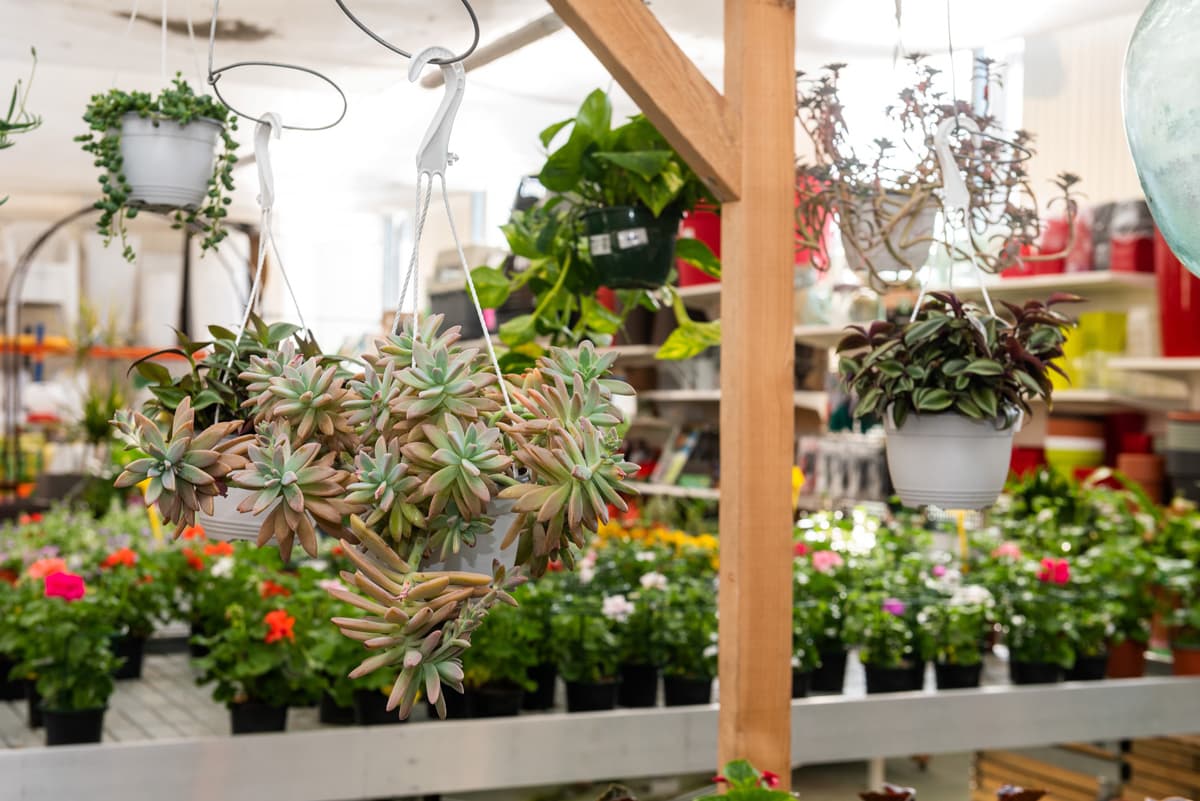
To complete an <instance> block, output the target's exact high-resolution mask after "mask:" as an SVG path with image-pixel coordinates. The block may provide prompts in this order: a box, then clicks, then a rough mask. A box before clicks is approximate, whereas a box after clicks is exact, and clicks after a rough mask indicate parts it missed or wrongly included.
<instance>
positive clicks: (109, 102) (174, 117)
mask: <svg viewBox="0 0 1200 801" xmlns="http://www.w3.org/2000/svg"><path fill="white" fill-rule="evenodd" d="M126 114H137V115H138V116H139V117H142V118H143V119H151V120H154V123H155V125H158V124H159V123H160V122H162V121H164V120H170V121H174V122H177V123H179V124H180V125H187V124H188V123H190V122H192V121H193V120H200V119H208V120H213V121H215V122H217V123H219V124H220V125H221V143H222V147H221V152H220V153H218V154H217V156H216V160H215V162H214V167H213V174H212V176H211V178H209V182H208V194H207V196H206V197H205V200H204V203H203V205H202V206H200V208H198V209H178V210H176V211H175V224H176V225H178V226H182V225H198V226H199V227H200V229H201V230H202V231H203V233H204V237H203V239H202V240H201V247H202V248H203V249H205V250H207V249H208V248H214V247H216V246H217V244H219V243H220V242H221V241H222V240H223V239H224V238H225V237H226V235H227V232H226V230H225V224H224V220H225V217H226V216H228V213H229V212H228V209H227V208H226V207H227V206H228V205H229V204H230V203H231V202H232V201H231V199H230V197H229V195H230V193H232V192H233V167H234V164H235V163H236V162H237V156H236V155H235V154H234V151H235V150H236V149H237V146H238V145H237V142H236V141H234V139H233V136H232V133H231V132H232V131H236V130H237V116H236V115H235V114H233V113H232V112H230V111H229V109H228V108H226V107H225V105H224V104H222V103H220V102H219V101H217V100H214V99H213V98H212V97H210V96H209V95H197V94H196V93H195V92H193V91H192V88H191V86H189V85H188V84H187V82H186V81H184V80H183V76H182V75H181V74H179V73H176V75H175V78H174V79H173V80H172V81H171V85H170V86H168V87H167V88H166V89H164V90H163V91H162V92H161V93H160V94H159V95H158V97H157V98H156V97H153V96H152V95H151V94H150V93H148V92H123V91H121V90H119V89H110V90H108V92H106V93H104V94H95V95H92V99H91V101H90V102H89V103H88V107H87V110H86V111H85V112H84V115H83V120H84V122H86V123H87V124H88V132H87V133H85V134H81V135H80V136H77V137H75V141H76V142H80V143H82V146H83V150H84V152H86V153H89V154H90V155H92V156H93V157H94V159H95V162H94V163H95V166H97V167H99V168H100V171H101V172H100V178H99V181H100V186H101V189H102V191H103V194H104V196H103V197H102V198H101V199H100V200H98V201H96V208H97V209H99V210H100V219H99V221H98V223H97V228H98V229H99V231H100V233H101V234H102V235H103V236H104V237H105V242H106V244H107V243H108V242H111V241H112V239H113V237H114V236H117V237H120V239H121V245H122V248H123V253H124V256H125V258H126V259H128V260H129V261H133V258H134V252H133V248H131V247H130V246H129V244H128V242H127V241H126V232H125V221H126V220H128V219H132V218H133V217H135V216H137V211H138V207H137V206H134V205H130V203H131V198H130V192H131V191H132V190H131V187H130V185H129V182H128V181H127V180H126V178H125V173H124V172H123V171H122V167H123V160H122V157H121V118H122V117H124V116H125V115H126Z"/></svg>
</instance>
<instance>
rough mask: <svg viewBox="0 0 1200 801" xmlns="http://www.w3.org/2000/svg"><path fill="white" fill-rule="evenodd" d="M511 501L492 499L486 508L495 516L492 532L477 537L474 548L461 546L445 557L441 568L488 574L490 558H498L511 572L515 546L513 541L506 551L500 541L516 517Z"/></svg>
mask: <svg viewBox="0 0 1200 801" xmlns="http://www.w3.org/2000/svg"><path fill="white" fill-rule="evenodd" d="M513 503H515V501H509V500H497V501H492V506H491V509H489V510H488V511H489V512H490V513H491V514H492V515H494V516H495V518H496V522H495V523H493V524H492V533H491V534H489V535H488V536H486V537H479V538H477V539H476V541H475V547H474V548H462V549H461V550H459V552H458V553H456V554H452V555H451V556H449V557H447V559H446V561H445V563H444V564H443V565H442V569H443V570H463V571H466V572H470V573H483V574H484V575H488V576H490V575H492V560H493V559H498V560H500V562H501V564H503V565H505V566H506V567H507V568H508V570H509V571H510V572H511V571H512V568H513V561H514V557H515V556H516V550H517V546H516V544H515V543H514V544H513V545H512V546H511V547H509V549H508V550H507V551H502V550H501V549H500V543H501V542H503V541H504V537H505V535H506V534H508V530H509V529H510V528H512V525H513V522H514V521H516V519H517V515H516V513H515V512H513V511H512V507H513Z"/></svg>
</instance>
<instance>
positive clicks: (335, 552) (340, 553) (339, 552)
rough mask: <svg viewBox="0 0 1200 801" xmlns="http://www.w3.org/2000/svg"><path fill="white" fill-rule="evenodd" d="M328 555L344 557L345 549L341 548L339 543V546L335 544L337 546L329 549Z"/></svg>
mask: <svg viewBox="0 0 1200 801" xmlns="http://www.w3.org/2000/svg"><path fill="white" fill-rule="evenodd" d="M329 555H330V556H345V555H346V549H345V548H343V547H342V546H341V544H340V543H339V544H337V545H335V546H333V547H332V548H330V549H329Z"/></svg>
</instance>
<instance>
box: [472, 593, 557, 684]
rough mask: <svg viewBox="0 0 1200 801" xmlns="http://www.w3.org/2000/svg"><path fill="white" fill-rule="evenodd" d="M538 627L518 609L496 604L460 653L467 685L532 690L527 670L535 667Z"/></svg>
mask: <svg viewBox="0 0 1200 801" xmlns="http://www.w3.org/2000/svg"><path fill="white" fill-rule="evenodd" d="M540 634H541V627H540V626H538V625H537V624H536V623H535V622H534V621H531V620H530V619H529V618H528V617H526V616H525V615H524V614H523V613H522V612H521V610H520V609H518V608H515V607H512V606H507V605H504V606H497V607H496V608H495V609H493V610H492V611H491V612H489V613H488V616H487V617H486V618H484V621H483V623H481V624H480V626H479V628H478V629H476V630H475V632H474V633H473V634H472V635H471V647H470V648H468V649H467V650H466V652H465V653H463V660H462V661H463V673H464V674H465V675H464V678H463V683H464V684H465V685H466V686H468V687H474V688H478V687H494V686H503V687H520V688H522V689H524V690H534V689H536V687H537V685H536V684H535V683H534V682H533V681H531V680H530V678H529V670H530V669H531V668H534V667H536V666H537V664H538V661H537V656H538V654H537V650H536V647H535V646H536V642H537V638H538V637H539V635H540Z"/></svg>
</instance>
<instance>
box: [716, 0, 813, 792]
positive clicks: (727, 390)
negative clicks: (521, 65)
mask: <svg viewBox="0 0 1200 801" xmlns="http://www.w3.org/2000/svg"><path fill="white" fill-rule="evenodd" d="M794 65H795V3H794V0H725V96H726V99H727V100H728V102H729V109H730V111H731V112H732V114H733V119H734V120H735V121H736V124H737V126H738V128H737V129H736V130H735V131H734V136H735V138H736V139H737V141H738V142H739V143H740V144H741V148H740V150H739V155H740V159H741V165H740V168H739V170H738V172H739V174H740V175H741V189H742V191H741V199H740V200H738V201H736V202H731V203H726V204H724V205H723V206H722V208H721V260H722V262H723V265H724V266H723V270H722V284H721V318H722V333H721V353H722V357H721V521H720V532H721V570H720V602H721V620H720V656H719V660H720V682H721V709H720V715H719V726H720V733H719V746H718V751H719V753H718V759H719V761H720V762H721V763H722V764H724V763H725V762H726V761H728V760H731V759H738V758H741V759H749V760H750V761H751V762H753V763H754V764H755V766H757V767H758V768H760V769H766V770H772V771H774V772H776V773H778V774H779V775H780V776H781V777H782V778H783V780H784V781H785V782H786V781H787V780H788V778H789V777H790V776H791V750H790V748H791V747H790V742H791V720H790V711H791V708H790V705H789V699H790V697H791V654H792V637H791V628H792V611H791V610H792V550H791V549H792V544H791V541H792V506H791V468H792V460H793V449H794V447H795V439H794V420H793V411H794V410H793V408H792V389H793V372H792V361H793V351H794V348H795V342H794V339H793V334H792V320H793V303H794V300H793V299H794V297H795V291H794V288H793V284H792V282H793V278H794V275H795V270H794V268H793V266H792V263H793V262H794V260H795V258H794V253H793V242H792V238H793V230H792V227H793V217H792V214H793V211H792V209H793V192H794V189H793V181H794V178H793V175H794V171H793V166H792V165H793V161H794V153H795V147H794V145H795V134H794V127H793V125H794V123H793V120H794V116H793V115H794V108H795V103H794V97H795V67H794Z"/></svg>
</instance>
